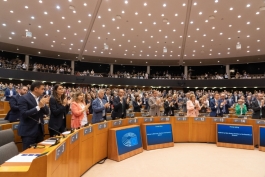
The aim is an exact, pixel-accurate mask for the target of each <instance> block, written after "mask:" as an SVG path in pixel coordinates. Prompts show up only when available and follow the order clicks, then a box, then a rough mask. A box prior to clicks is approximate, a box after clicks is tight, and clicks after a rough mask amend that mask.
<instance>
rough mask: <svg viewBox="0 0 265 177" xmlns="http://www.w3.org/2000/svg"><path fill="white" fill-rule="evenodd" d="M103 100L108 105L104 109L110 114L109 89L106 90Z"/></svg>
mask: <svg viewBox="0 0 265 177" xmlns="http://www.w3.org/2000/svg"><path fill="white" fill-rule="evenodd" d="M103 99H104V100H106V102H108V103H109V104H110V106H109V107H107V108H106V113H111V105H112V104H113V103H112V101H111V95H110V89H107V90H106V93H105V94H104V96H103Z"/></svg>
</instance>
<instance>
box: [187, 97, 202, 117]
mask: <svg viewBox="0 0 265 177" xmlns="http://www.w3.org/2000/svg"><path fill="white" fill-rule="evenodd" d="M195 105H199V107H198V108H196V109H195ZM195 105H193V103H192V101H191V100H189V101H187V117H197V116H198V115H199V110H200V109H201V107H200V104H199V101H197V100H195Z"/></svg>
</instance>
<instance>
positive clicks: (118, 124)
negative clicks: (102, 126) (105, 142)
mask: <svg viewBox="0 0 265 177" xmlns="http://www.w3.org/2000/svg"><path fill="white" fill-rule="evenodd" d="M121 124H122V120H116V121H113V124H112V125H113V126H114V127H116V126H120V125H121Z"/></svg>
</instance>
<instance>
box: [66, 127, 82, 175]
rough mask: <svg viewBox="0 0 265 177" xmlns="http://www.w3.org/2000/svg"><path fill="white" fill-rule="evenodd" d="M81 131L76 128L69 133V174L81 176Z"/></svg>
mask: <svg viewBox="0 0 265 177" xmlns="http://www.w3.org/2000/svg"><path fill="white" fill-rule="evenodd" d="M80 132H81V130H76V131H75V132H74V133H72V134H70V135H69V138H68V139H69V141H68V147H69V151H68V167H69V168H68V176H69V177H79V176H80V174H79V162H80V156H81V154H80V151H79V147H80Z"/></svg>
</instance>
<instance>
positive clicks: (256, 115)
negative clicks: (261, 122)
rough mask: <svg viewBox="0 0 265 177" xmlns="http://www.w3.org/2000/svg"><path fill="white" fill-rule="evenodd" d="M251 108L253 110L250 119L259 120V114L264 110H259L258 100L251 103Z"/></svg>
mask: <svg viewBox="0 0 265 177" xmlns="http://www.w3.org/2000/svg"><path fill="white" fill-rule="evenodd" d="M251 108H252V109H253V114H252V118H253V119H260V112H261V113H262V109H264V108H263V107H262V108H260V106H259V103H258V100H255V101H253V102H252V105H251ZM264 116H265V115H264Z"/></svg>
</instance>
